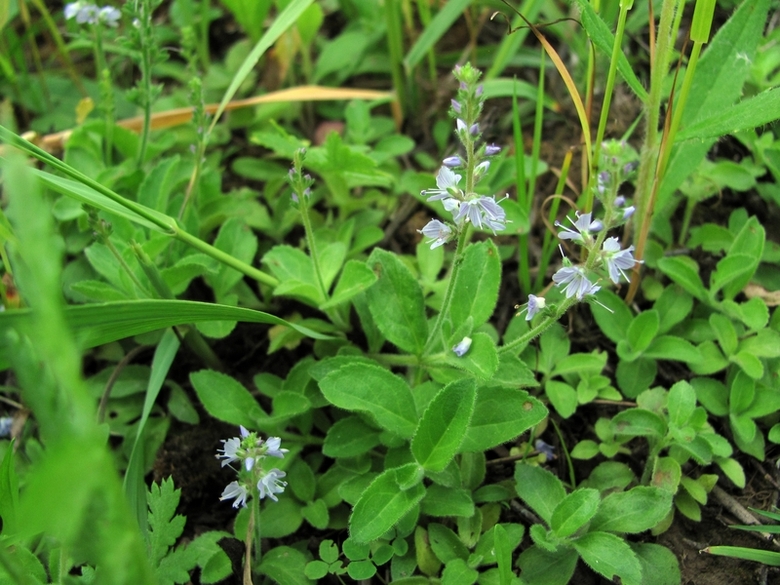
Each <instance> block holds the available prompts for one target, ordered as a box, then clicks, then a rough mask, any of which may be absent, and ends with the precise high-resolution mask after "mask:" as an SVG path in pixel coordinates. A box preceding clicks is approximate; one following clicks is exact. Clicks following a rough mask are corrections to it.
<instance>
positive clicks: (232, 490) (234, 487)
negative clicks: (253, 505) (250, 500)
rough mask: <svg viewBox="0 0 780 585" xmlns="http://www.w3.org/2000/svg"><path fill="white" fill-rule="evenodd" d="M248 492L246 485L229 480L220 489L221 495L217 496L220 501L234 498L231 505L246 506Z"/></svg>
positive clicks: (235, 506)
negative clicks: (224, 486)
mask: <svg viewBox="0 0 780 585" xmlns="http://www.w3.org/2000/svg"><path fill="white" fill-rule="evenodd" d="M247 496H248V493H247V489H246V487H244V486H243V485H241V484H240V483H238V482H237V481H231V482H230V483H229V484H228V485H227V487H226V488H225V489H224V490H223V491H222V495H221V496H220V497H219V500H220V501H224V500H230V499H233V498H235V500H236V501H235V502H233V507H234V508H238V507H241V506H244V507H246V499H247Z"/></svg>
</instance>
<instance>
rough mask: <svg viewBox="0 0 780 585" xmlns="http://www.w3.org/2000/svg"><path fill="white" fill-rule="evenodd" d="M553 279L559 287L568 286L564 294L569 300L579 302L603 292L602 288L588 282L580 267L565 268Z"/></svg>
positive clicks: (554, 275)
mask: <svg viewBox="0 0 780 585" xmlns="http://www.w3.org/2000/svg"><path fill="white" fill-rule="evenodd" d="M552 279H553V282H554V283H555V284H557V285H558V286H563V285H566V286H565V288H564V290H563V293H564V294H565V295H566V297H567V298H571V297H576V298H577V300H578V301H581V300H582V299H583V298H585V295H592V294H595V293H596V292H598V291H599V290H601V287H600V286H598V285H595V284H593V283H592V282H591V281H590V280H588V277H587V276H586V275H585V272H584V271H583V270H582V268H580V267H579V266H564V267H563V268H561V269H560V270H558V272H556V273H555V274H553V277H552Z"/></svg>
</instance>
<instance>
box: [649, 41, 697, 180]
mask: <svg viewBox="0 0 780 585" xmlns="http://www.w3.org/2000/svg"><path fill="white" fill-rule="evenodd" d="M703 44H704V43H700V42H695V41H694V43H693V48H692V49H691V56H690V58H689V59H688V68H687V69H686V70H685V79H683V84H682V88H681V89H680V96H679V97H678V98H677V103H676V104H675V106H674V112H673V115H672V124H671V126H669V135H668V136H667V137H666V138H665V140H664V143H665V145H664V149H663V152H662V153H661V161H660V163H659V164H658V177H659V180H660V179H661V178H663V176H664V174H665V173H666V165H667V164H669V157H670V156H671V154H672V146H673V145H674V139H675V137H676V135H677V130H678V129H679V128H680V121H681V120H682V115H683V111H685V104H686V103H687V102H688V94H689V93H690V91H691V85H692V83H693V76H694V74H695V73H696V64H697V63H698V62H699V54H700V53H701V47H702V45H703Z"/></svg>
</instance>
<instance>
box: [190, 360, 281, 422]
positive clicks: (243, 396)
mask: <svg viewBox="0 0 780 585" xmlns="http://www.w3.org/2000/svg"><path fill="white" fill-rule="evenodd" d="M190 382H192V387H193V388H194V389H195V393H196V394H197V395H198V398H199V399H200V402H201V404H203V406H204V408H205V409H206V410H207V411H208V412H209V414H211V415H212V416H213V417H215V418H218V419H219V420H221V421H224V422H227V423H230V424H233V425H236V426H238V425H243V426H244V427H246V428H248V429H253V428H257V426H258V424H259V423H260V422H261V421H263V420H265V419H267V418H268V415H267V414H266V413H265V412H264V411H263V409H262V408H260V405H259V404H258V402H257V400H255V398H254V397H253V396H252V395H251V394H250V393H249V391H248V390H247V389H246V388H244V386H243V385H241V383H239V382H238V381H237V380H235V379H234V378H231V377H230V376H228V375H226V374H222V373H220V372H215V371H213V370H200V371H198V372H193V373H192V374H190Z"/></svg>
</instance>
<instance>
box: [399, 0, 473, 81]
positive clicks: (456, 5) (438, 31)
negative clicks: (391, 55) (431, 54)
mask: <svg viewBox="0 0 780 585" xmlns="http://www.w3.org/2000/svg"><path fill="white" fill-rule="evenodd" d="M469 4H471V0H449V2H447V3H446V4H445V5H444V8H442V9H441V10H440V11H439V12H438V13H437V14H436V16H434V17H433V20H432V21H431V24H430V25H428V26H427V27H426V28H425V30H424V31H423V33H422V34H421V35H420V38H418V39H417V42H416V43H414V45H413V46H412V48H411V49H409V52H408V53H407V54H406V57H405V58H404V67H405V68H406V71H407V73H408V72H409V71H411V70H412V69H414V68H415V67H417V65H419V64H420V61H422V59H423V57H425V55H426V54H427V53H428V51H430V50H431V49H432V48H433V46H434V45H435V44H436V42H437V41H438V40H439V39H440V38H442V37H443V36H444V33H446V32H447V31H448V30H449V29H450V27H451V26H452V24H453V23H454V22H455V21H456V20H457V19H458V17H459V16H460V15H461V14H462V13H463V11H464V10H466V8H468V6H469Z"/></svg>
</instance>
